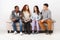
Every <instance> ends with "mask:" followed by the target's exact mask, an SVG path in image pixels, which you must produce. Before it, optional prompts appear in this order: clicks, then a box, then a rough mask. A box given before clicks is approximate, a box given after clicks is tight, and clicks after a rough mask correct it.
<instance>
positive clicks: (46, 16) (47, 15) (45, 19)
mask: <svg viewBox="0 0 60 40" xmlns="http://www.w3.org/2000/svg"><path fill="white" fill-rule="evenodd" d="M48 7H49V5H48V4H47V3H45V4H43V10H42V12H41V13H42V20H41V21H40V27H41V30H42V31H46V32H47V33H49V34H51V33H52V19H51V11H50V10H49V9H48ZM44 23H47V28H46V27H45V25H44Z"/></svg>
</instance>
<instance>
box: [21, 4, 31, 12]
mask: <svg viewBox="0 0 60 40" xmlns="http://www.w3.org/2000/svg"><path fill="white" fill-rule="evenodd" d="M23 11H28V12H29V13H30V10H29V6H28V5H24V6H23V9H22V12H23Z"/></svg>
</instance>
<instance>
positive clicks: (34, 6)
mask: <svg viewBox="0 0 60 40" xmlns="http://www.w3.org/2000/svg"><path fill="white" fill-rule="evenodd" d="M35 7H36V9H37V14H38V15H39V13H40V11H39V7H38V6H34V13H35Z"/></svg>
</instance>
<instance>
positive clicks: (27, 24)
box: [22, 5, 31, 34]
mask: <svg viewBox="0 0 60 40" xmlns="http://www.w3.org/2000/svg"><path fill="white" fill-rule="evenodd" d="M22 12H23V22H24V31H25V33H28V34H30V20H31V19H30V16H31V15H30V10H29V6H28V5H24V7H23V9H22Z"/></svg>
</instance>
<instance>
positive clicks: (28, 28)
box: [27, 22, 30, 34]
mask: <svg viewBox="0 0 60 40" xmlns="http://www.w3.org/2000/svg"><path fill="white" fill-rule="evenodd" d="M27 31H28V34H30V22H28V23H27Z"/></svg>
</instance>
